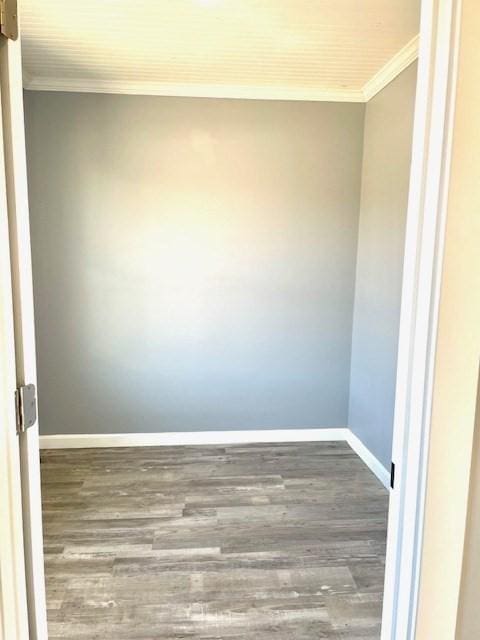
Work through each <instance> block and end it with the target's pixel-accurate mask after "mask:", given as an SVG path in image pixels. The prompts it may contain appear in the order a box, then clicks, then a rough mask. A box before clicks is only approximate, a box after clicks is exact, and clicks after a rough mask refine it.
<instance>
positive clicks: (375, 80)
mask: <svg viewBox="0 0 480 640" xmlns="http://www.w3.org/2000/svg"><path fill="white" fill-rule="evenodd" d="M419 41H420V36H418V35H417V36H415V37H414V38H412V39H411V40H410V42H408V43H407V44H406V45H405V46H404V47H403V48H402V49H400V51H399V52H398V53H396V54H395V55H394V56H393V58H390V60H389V61H388V62H387V63H386V64H385V65H384V66H383V67H382V68H381V69H380V70H379V71H377V73H376V74H375V75H374V76H373V77H372V78H370V80H369V81H368V82H367V83H366V84H364V86H363V89H362V93H363V97H364V102H368V101H369V100H371V99H372V98H373V96H375V95H377V93H378V92H379V91H381V90H382V89H384V88H385V87H386V86H387V84H389V83H390V82H391V81H392V80H394V78H396V77H397V76H398V75H399V74H400V73H402V71H404V70H405V69H406V68H407V67H408V66H409V65H410V64H412V62H414V61H415V60H416V59H417V58H418V46H419Z"/></svg>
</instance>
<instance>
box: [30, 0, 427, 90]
mask: <svg viewBox="0 0 480 640" xmlns="http://www.w3.org/2000/svg"><path fill="white" fill-rule="evenodd" d="M19 14H20V25H21V29H22V39H23V60H24V71H25V86H26V88H31V89H54V90H55V89H56V90H67V91H109V92H119V93H144V94H160V95H192V96H196V95H200V96H202V95H205V96H218V97H244V98H284V99H300V100H302V99H307V100H325V99H330V100H332V99H333V100H335V99H338V100H354V101H363V100H364V99H366V98H368V97H369V95H368V94H369V93H370V94H371V93H372V91H371V88H372V87H377V86H378V85H379V81H383V82H384V83H385V78H387V81H389V80H388V75H389V74H390V76H391V77H390V78H389V79H390V80H391V79H392V77H394V75H396V73H398V72H399V70H402V68H404V67H405V66H406V65H407V64H408V63H409V62H411V61H412V60H413V59H414V56H415V54H416V45H417V42H416V40H412V39H414V38H415V36H416V35H417V34H418V30H419V27H418V25H419V0H75V1H74V0H19ZM392 59H393V60H392ZM390 61H391V62H390ZM385 65H386V67H385ZM402 65H403V67H402ZM382 68H383V71H382ZM378 74H379V75H378ZM392 74H393V75H392ZM375 76H377V77H376V78H375ZM372 78H373V81H372V82H370V85H368V83H369V81H371V80H372ZM382 79H383V80H382ZM372 83H373V84H372ZM380 84H381V82H380ZM366 85H367V89H368V86H370V90H367V91H366V92H364V88H365V86H366Z"/></svg>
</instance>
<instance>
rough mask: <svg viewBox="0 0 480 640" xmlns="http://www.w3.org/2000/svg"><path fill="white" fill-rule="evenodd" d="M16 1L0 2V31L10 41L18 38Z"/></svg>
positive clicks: (3, 0)
mask: <svg viewBox="0 0 480 640" xmlns="http://www.w3.org/2000/svg"><path fill="white" fill-rule="evenodd" d="M17 15H18V14H17V0H0V31H1V33H2V34H3V35H4V36H5V37H6V38H9V39H10V40H16V39H17V38H18V18H17Z"/></svg>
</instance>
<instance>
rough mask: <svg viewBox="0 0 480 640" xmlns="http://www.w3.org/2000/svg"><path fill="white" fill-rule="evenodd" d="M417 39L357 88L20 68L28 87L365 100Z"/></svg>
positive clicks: (398, 67) (411, 54) (403, 62)
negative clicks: (48, 73) (126, 78)
mask: <svg viewBox="0 0 480 640" xmlns="http://www.w3.org/2000/svg"><path fill="white" fill-rule="evenodd" d="M418 43H419V36H418V35H416V36H415V37H414V38H412V40H410V42H407V44H406V45H405V46H404V47H402V49H400V51H398V52H397V53H396V54H395V55H394V56H393V57H392V58H391V59H390V60H389V61H388V62H387V63H386V64H385V65H384V66H383V67H382V68H381V69H379V70H378V71H377V72H376V73H375V74H374V75H373V76H372V77H371V78H370V80H368V81H367V82H366V83H365V84H364V85H363V87H362V88H359V89H353V88H345V89H341V88H336V89H333V88H332V89H312V88H305V89H302V88H298V89H291V88H283V89H282V88H281V87H261V86H235V85H233V86H227V85H203V84H195V85H194V84H162V83H154V84H152V83H145V82H140V83H138V82H122V81H119V80H117V81H114V80H99V79H98V78H85V79H83V78H47V77H42V76H37V77H35V76H32V75H31V74H30V73H29V71H28V69H26V68H24V69H23V87H24V89H27V90H29V91H67V92H70V91H72V92H77V93H114V94H115V93H117V94H130V95H144V96H148V95H151V96H175V97H188V98H231V99H240V100H302V101H310V102H368V101H369V100H370V99H371V98H373V96H374V95H376V94H377V93H378V92H379V91H381V90H382V89H383V88H385V87H386V86H387V84H389V83H390V82H391V81H392V80H394V78H396V77H397V76H398V75H399V74H400V73H401V72H402V71H404V70H405V69H406V68H407V67H408V65H410V64H411V63H412V62H414V60H416V59H417V57H418Z"/></svg>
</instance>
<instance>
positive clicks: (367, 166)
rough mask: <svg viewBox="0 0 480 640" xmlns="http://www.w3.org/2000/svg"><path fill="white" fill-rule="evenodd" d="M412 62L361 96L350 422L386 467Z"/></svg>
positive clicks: (407, 169)
mask: <svg viewBox="0 0 480 640" xmlns="http://www.w3.org/2000/svg"><path fill="white" fill-rule="evenodd" d="M415 82H416V63H414V64H412V65H410V67H408V69H406V70H405V71H404V72H403V73H401V74H400V75H399V76H398V77H397V78H395V80H393V82H391V83H390V84H389V85H388V86H387V87H385V89H383V90H382V91H381V92H380V93H379V94H377V95H376V96H375V97H374V98H372V100H370V102H368V104H367V107H366V111H365V136H364V151H363V167H362V195H361V205H360V222H359V235H358V256H357V271H356V285H355V309H354V322H353V334H352V367H351V382H350V410H349V426H350V428H351V429H352V431H353V432H354V433H355V435H357V436H358V437H359V438H360V440H361V441H362V442H363V444H365V446H366V447H368V449H370V451H371V452H372V453H373V454H374V455H375V456H376V457H377V458H378V459H379V460H380V462H382V464H383V465H385V467H386V468H389V467H390V458H391V449H392V438H393V411H394V400H395V381H396V368H397V349H398V330H399V321H400V301H401V286H402V268H403V253H404V236H405V222H406V217H407V203H408V185H409V174H410V159H411V146H412V135H413V112H414V102H415Z"/></svg>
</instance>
